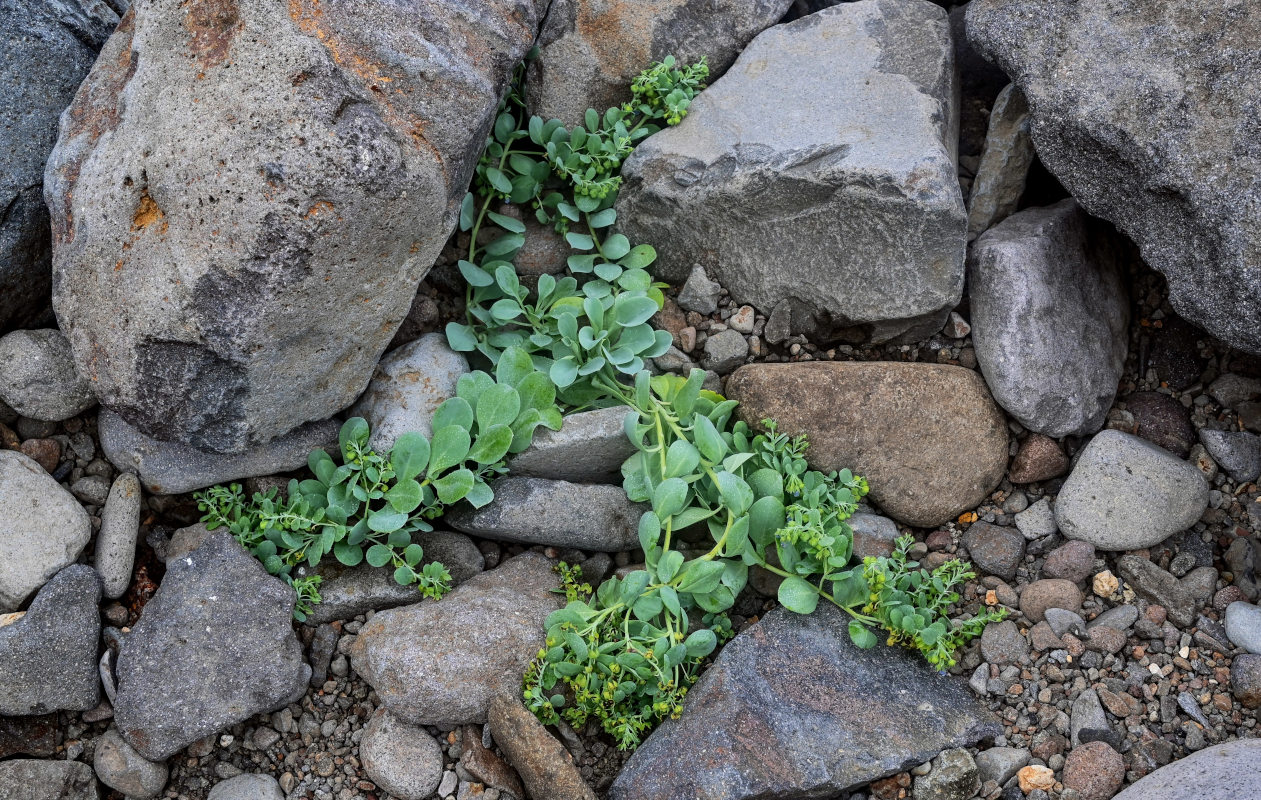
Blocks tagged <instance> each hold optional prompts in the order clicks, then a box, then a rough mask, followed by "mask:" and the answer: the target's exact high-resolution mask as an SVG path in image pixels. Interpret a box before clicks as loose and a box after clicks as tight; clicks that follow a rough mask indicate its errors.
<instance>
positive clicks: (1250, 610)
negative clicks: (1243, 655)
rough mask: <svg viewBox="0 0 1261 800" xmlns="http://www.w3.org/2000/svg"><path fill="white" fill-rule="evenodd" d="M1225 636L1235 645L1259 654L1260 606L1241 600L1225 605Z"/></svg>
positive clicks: (1260, 636) (1260, 653)
mask: <svg viewBox="0 0 1261 800" xmlns="http://www.w3.org/2000/svg"><path fill="white" fill-rule="evenodd" d="M1226 637H1227V638H1228V639H1230V643H1231V644H1233V645H1235V646H1236V647H1241V648H1243V649H1244V650H1247V651H1248V652H1249V653H1252V654H1254V655H1261V608H1258V607H1257V606H1255V605H1253V604H1251V603H1245V602H1243V601H1239V602H1235V603H1231V604H1230V605H1228V606H1226Z"/></svg>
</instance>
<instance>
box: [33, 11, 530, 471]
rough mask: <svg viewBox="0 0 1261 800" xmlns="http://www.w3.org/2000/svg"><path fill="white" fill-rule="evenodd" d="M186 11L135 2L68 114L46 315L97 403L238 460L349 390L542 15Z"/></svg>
mask: <svg viewBox="0 0 1261 800" xmlns="http://www.w3.org/2000/svg"><path fill="white" fill-rule="evenodd" d="M185 5H186V4H184V3H182V2H181V0H155V2H148V3H143V4H140V5H138V6H137V7H136V8H135V9H134V10H133V11H132V13H131V14H129V15H128V18H127V19H126V20H125V21H124V22H123V23H122V24H121V25H120V26H119V28H118V30H117V32H116V33H115V34H114V35H113V36H112V37H111V38H110V40H109V42H107V43H106V45H105V47H104V49H103V50H102V53H101V57H100V59H99V60H98V61H97V62H96V65H95V66H94V67H93V69H92V71H91V72H90V73H89V75H88V78H87V80H86V82H85V83H84V85H83V88H82V90H81V91H80V92H79V93H78V95H77V96H76V98H75V101H74V104H73V105H72V106H71V107H70V108H69V109H68V110H67V112H66V113H65V115H64V116H63V118H62V126H61V136H60V139H59V140H58V143H57V147H56V149H55V150H54V151H53V153H52V155H51V156H50V157H49V161H48V168H47V173H46V181H45V196H46V199H47V202H48V204H49V208H50V210H51V212H52V220H53V237H54V242H55V249H54V259H53V262H54V263H53V268H54V283H55V289H54V297H53V303H54V307H55V309H56V311H57V315H58V319H59V321H60V323H61V327H62V329H63V330H64V331H65V332H66V335H67V336H68V337H69V339H70V343H71V347H72V349H73V350H74V354H75V359H76V362H77V364H78V366H79V369H80V371H81V372H82V373H83V375H84V376H85V377H86V378H88V379H89V380H90V381H91V383H92V386H93V389H94V390H95V391H96V393H97V396H98V397H99V398H100V399H101V401H102V403H103V404H104V405H106V406H108V407H110V408H112V409H113V410H114V411H116V412H117V413H119V414H120V415H121V416H122V417H124V418H125V419H126V420H127V421H128V422H130V423H131V424H133V425H135V426H137V427H138V428H139V429H140V430H141V431H142V432H143V433H145V434H148V435H150V436H153V437H155V438H157V439H161V440H165V441H174V442H180V443H184V444H191V445H195V446H197V447H200V448H203V449H208V450H214V451H217V452H225V453H234V452H240V451H242V450H244V449H246V448H248V447H252V446H257V445H259V444H262V443H264V442H267V441H268V440H270V439H272V438H274V437H276V436H280V435H282V434H284V433H286V432H288V431H290V430H292V429H294V428H296V427H298V426H300V425H302V424H303V423H306V422H310V421H313V420H321V419H325V418H327V417H328V416H330V415H332V414H334V413H336V412H337V411H339V410H340V409H342V408H345V407H346V406H348V405H350V404H351V402H353V401H354V399H355V398H356V397H357V396H358V395H359V394H360V393H361V392H362V391H363V389H364V387H365V386H366V385H367V383H368V379H369V377H370V376H371V373H372V368H373V367H374V366H375V365H376V363H377V359H378V358H379V357H380V355H381V353H382V351H383V350H384V349H385V347H386V345H387V344H388V343H389V341H390V339H391V337H392V336H393V335H394V331H395V329H396V328H398V326H399V324H400V323H401V322H402V320H403V318H404V317H405V316H406V314H407V312H408V309H409V307H410V305H411V302H412V300H413V298H414V296H415V291H416V285H417V283H418V282H419V281H420V279H421V278H422V277H424V275H425V273H426V272H427V271H428V269H429V267H430V266H431V265H432V264H433V262H434V259H435V257H436V256H437V254H438V252H439V251H440V250H441V248H442V246H443V244H444V243H445V242H446V240H447V237H448V235H449V234H450V232H451V229H452V227H453V225H454V223H455V220H456V214H457V211H458V205H459V201H460V199H461V198H462V197H463V195H464V193H465V190H466V189H467V187H468V183H469V179H470V177H471V176H472V174H473V169H474V166H475V164H476V161H477V157H478V154H479V152H480V151H481V149H482V148H483V146H484V145H485V142H486V134H487V132H488V130H489V128H490V125H491V123H492V121H493V119H494V116H495V113H496V109H497V105H498V102H499V98H500V95H501V93H502V92H503V90H504V87H505V86H506V84H507V81H508V79H509V77H510V76H511V74H512V70H513V68H514V67H515V65H516V63H517V62H518V61H519V60H520V59H521V57H522V56H523V55H525V53H526V51H527V50H528V49H529V48H530V45H531V44H532V43H533V40H534V34H535V30H536V29H537V25H538V21H539V15H540V13H541V7H542V6H544V5H545V4H544V3H543V2H541V0H493V2H478V3H471V2H468V1H467V0H440V1H437V2H427V3H420V4H414V3H408V4H399V3H391V2H385V1H384V0H372V1H371V2H363V1H362V0H326V1H325V2H322V3H319V4H316V3H313V2H303V1H302V0H295V2H293V3H275V2H270V0H236V2H233V3H229V4H214V3H211V4H194V5H191V6H187V8H186V7H185ZM133 18H134V19H133Z"/></svg>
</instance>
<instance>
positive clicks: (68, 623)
mask: <svg viewBox="0 0 1261 800" xmlns="http://www.w3.org/2000/svg"><path fill="white" fill-rule="evenodd" d="M100 600H101V579H100V578H98V577H97V575H96V572H95V571H93V569H92V568H91V567H85V566H83V565H80V564H76V565H74V566H70V567H66V568H65V569H64V570H62V571H61V572H59V573H57V575H56V577H54V578H53V579H52V580H51V581H49V582H48V583H47V584H46V585H45V586H44V588H43V589H40V591H39V594H37V595H35V600H34V601H33V602H32V603H31V607H30V609H28V610H27V612H26V614H25V616H23V617H22V618H21V619H19V620H18V621H17V622H14V623H11V624H9V625H5V626H4V627H0V716H27V715H30V714H46V713H48V712H50V711H63V710H64V711H87V710H88V709H91V708H95V707H96V706H97V705H98V704H99V703H100V702H101V679H100V677H99V673H98V671H97V645H98V641H99V639H100V635H101V615H100V611H99V609H98V607H97V604H98V603H99V602H100ZM0 786H3V781H0ZM0 796H3V794H2V793H0Z"/></svg>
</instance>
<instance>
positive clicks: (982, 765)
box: [976, 747, 1029, 786]
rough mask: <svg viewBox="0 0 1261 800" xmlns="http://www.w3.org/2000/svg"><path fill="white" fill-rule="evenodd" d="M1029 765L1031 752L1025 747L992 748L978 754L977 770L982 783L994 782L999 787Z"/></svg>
mask: <svg viewBox="0 0 1261 800" xmlns="http://www.w3.org/2000/svg"><path fill="white" fill-rule="evenodd" d="M1028 763H1029V751H1028V750H1026V749H1024V748H1023V747H991V748H990V749H988V750H983V751H981V752H980V753H977V754H976V768H977V771H978V772H979V773H980V775H981V782H982V783H984V782H986V781H994V782H995V783H997V784H998V785H999V786H1002V785H1004V784H1005V783H1007V781H1009V780H1011V779H1012V778H1014V777H1015V776H1016V773H1017V772H1019V771H1020V768H1021V767H1023V766H1024V765H1025V764H1028Z"/></svg>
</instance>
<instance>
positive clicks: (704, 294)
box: [678, 264, 722, 316]
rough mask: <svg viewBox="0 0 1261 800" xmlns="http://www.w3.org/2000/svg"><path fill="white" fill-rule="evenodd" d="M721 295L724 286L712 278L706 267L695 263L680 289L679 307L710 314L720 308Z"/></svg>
mask: <svg viewBox="0 0 1261 800" xmlns="http://www.w3.org/2000/svg"><path fill="white" fill-rule="evenodd" d="M720 296H722V287H721V286H719V285H718V284H717V282H715V281H712V280H710V278H709V275H707V274H706V273H705V268H704V267H702V266H701V265H700V264H693V265H692V271H691V272H690V273H688V276H687V280H686V281H684V282H683V286H682V287H681V288H680V289H679V301H678V302H679V308H681V309H683V310H684V311H695V312H696V313H698V314H704V315H706V316H708V315H710V314H712V313H714V312H715V311H717V310H718V298H719V297H720Z"/></svg>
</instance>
